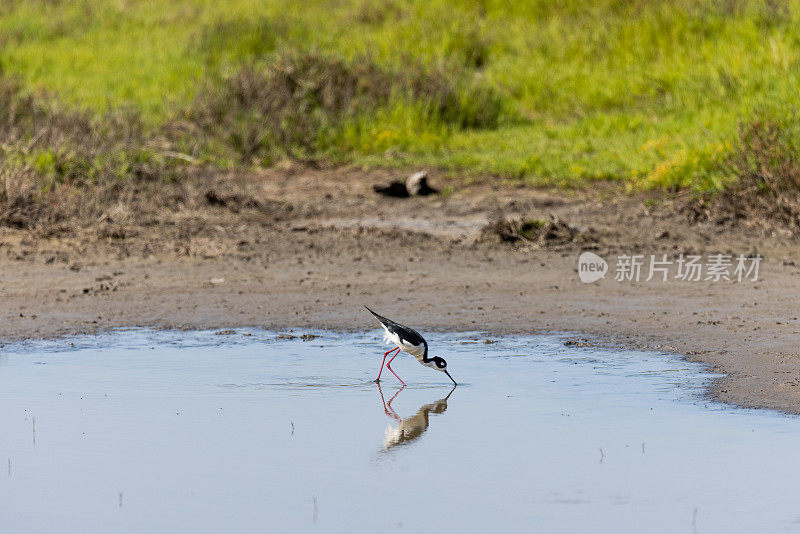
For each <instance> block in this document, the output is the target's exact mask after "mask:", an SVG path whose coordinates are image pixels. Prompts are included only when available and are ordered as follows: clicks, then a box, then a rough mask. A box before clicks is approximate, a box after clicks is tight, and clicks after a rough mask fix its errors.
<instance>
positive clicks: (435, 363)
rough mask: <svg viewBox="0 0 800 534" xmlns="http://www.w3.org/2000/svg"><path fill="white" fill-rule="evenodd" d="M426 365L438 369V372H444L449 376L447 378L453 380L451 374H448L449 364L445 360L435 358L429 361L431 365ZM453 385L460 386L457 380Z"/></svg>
mask: <svg viewBox="0 0 800 534" xmlns="http://www.w3.org/2000/svg"><path fill="white" fill-rule="evenodd" d="M426 365H428V367H431V368H433V369H436V370H437V371H441V372H443V373H444V374H446V375H447V377H448V378H449V379H450V380H453V377H452V376H450V373H448V372H447V362H446V361H444V358H440V357H439V356H434V357H433V358H431V359H430V360H429V363H427V364H426ZM453 384H456V385H458V384H457V383H456V381H455V380H453Z"/></svg>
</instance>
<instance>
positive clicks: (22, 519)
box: [0, 329, 800, 533]
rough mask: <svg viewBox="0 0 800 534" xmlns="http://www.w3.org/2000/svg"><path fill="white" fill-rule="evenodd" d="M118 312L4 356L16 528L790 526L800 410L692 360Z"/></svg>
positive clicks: (538, 339)
mask: <svg viewBox="0 0 800 534" xmlns="http://www.w3.org/2000/svg"><path fill="white" fill-rule="evenodd" d="M429 342H430V344H431V347H432V349H433V353H434V354H436V355H440V356H442V357H445V358H446V359H447V361H448V369H449V370H450V372H451V374H452V375H453V377H454V378H456V380H458V381H459V386H458V387H456V388H453V387H452V384H450V382H449V380H448V379H447V377H446V376H445V375H444V374H441V373H436V372H435V371H432V370H430V369H427V368H424V367H422V366H420V365H418V364H417V363H416V361H414V360H413V359H412V358H411V357H408V356H406V355H401V356H400V357H398V358H397V359H396V360H395V362H394V363H393V368H394V369H395V370H396V372H397V373H398V374H399V375H400V376H401V377H402V378H403V379H404V380H405V381H406V382H407V383H408V386H407V387H405V388H401V387H400V384H399V383H398V382H397V381H396V379H395V378H394V377H392V376H391V375H389V376H388V377H387V376H386V374H385V373H384V378H383V379H382V381H381V385H380V386H379V385H377V384H375V383H374V382H373V381H372V380H373V379H374V376H375V375H376V374H377V370H378V365H379V363H380V359H381V353H382V352H383V351H384V350H386V349H385V346H384V345H382V344H381V341H380V333H379V332H378V331H371V332H369V333H354V334H340V333H333V332H329V331H302V332H298V331H295V332H291V333H288V332H282V333H281V332H268V331H263V330H255V329H235V330H229V331H208V332H164V331H158V332H157V331H151V330H144V329H134V330H122V331H114V332H111V333H108V334H102V335H98V336H84V337H78V338H73V339H71V340H63V339H60V340H51V341H39V342H27V343H13V344H8V345H6V346H5V347H4V348H3V350H2V353H0V405H2V406H3V409H2V410H0V424H2V428H3V432H2V435H0V460H3V463H4V464H7V466H5V465H4V467H7V469H4V470H3V471H6V472H4V473H2V476H0V499H2V502H3V503H4V505H3V507H2V509H0V520H2V523H3V524H4V525H9V526H13V527H14V528H13V530H14V531H15V532H31V533H35V532H51V531H53V530H66V531H69V530H76V531H81V532H109V531H113V532H142V531H156V530H168V529H170V530H178V529H180V530H191V531H193V532H218V531H221V530H231V529H236V530H245V531H252V530H261V529H267V530H288V529H292V530H293V531H310V530H312V529H316V530H325V531H342V530H346V529H359V530H363V529H373V528H382V529H393V530H394V529H398V530H401V529H407V528H411V529H414V530H415V531H423V532H428V531H441V530H442V529H450V530H452V529H460V530H465V529H466V530H472V529H480V528H489V527H494V528H497V527H498V526H501V527H503V528H506V529H513V528H523V527H528V526H533V525H536V526H537V528H541V529H543V530H546V531H548V532H574V531H576V530H579V529H584V530H585V529H591V530H592V531H595V532H640V531H642V529H643V528H646V529H647V530H648V531H660V532H675V531H682V530H685V531H691V529H692V528H696V529H697V531H698V532H702V531H704V530H706V529H708V530H710V531H720V530H722V529H727V530H731V529H737V530H739V529H745V530H754V529H755V528H761V529H767V530H770V531H775V530H789V531H791V530H798V529H800V514H798V513H797V511H796V506H795V504H796V502H795V498H794V496H796V495H797V491H798V489H800V483H798V482H797V481H798V480H800V477H799V476H798V475H800V468H796V467H795V466H794V462H792V461H791V459H792V458H793V457H794V456H793V455H794V453H795V451H796V450H797V448H798V445H800V432H798V429H797V419H796V418H795V417H791V416H785V415H780V414H777V413H774V412H768V411H752V410H742V409H737V408H731V407H730V406H727V405H723V404H719V403H716V402H713V401H710V400H709V399H708V398H707V396H706V392H707V386H708V385H709V383H710V381H711V380H712V378H713V375H711V374H710V373H709V372H708V371H707V370H706V369H705V368H704V367H703V366H701V365H698V364H692V363H687V362H685V361H684V360H682V359H680V358H678V357H676V356H673V355H667V354H663V353H657V352H641V351H621V350H607V349H597V348H592V347H581V346H576V345H570V346H565V345H564V340H563V339H562V338H560V337H558V336H553V335H550V336H514V337H487V336H485V335H479V334H437V335H433V336H430V339H429Z"/></svg>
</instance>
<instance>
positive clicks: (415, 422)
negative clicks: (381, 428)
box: [378, 384, 456, 451]
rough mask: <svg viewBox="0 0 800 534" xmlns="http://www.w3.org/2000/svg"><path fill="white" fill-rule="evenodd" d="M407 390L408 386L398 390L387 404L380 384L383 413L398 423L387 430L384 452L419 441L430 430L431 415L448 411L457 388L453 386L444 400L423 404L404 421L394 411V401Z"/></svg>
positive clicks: (379, 390)
mask: <svg viewBox="0 0 800 534" xmlns="http://www.w3.org/2000/svg"><path fill="white" fill-rule="evenodd" d="M405 388H406V386H403V387H401V388H400V389H398V390H397V393H395V394H394V395H393V396H392V398H391V399H389V401H388V402H387V401H386V400H385V398H384V396H383V390H382V389H381V386H380V384H378V392H379V393H380V394H381V402H382V403H383V411H384V412H385V413H386V415H388V416H389V417H391V418H392V419H394V420H395V421H397V426H391V425H390V426H389V427H388V428H387V429H386V436H385V437H384V440H383V450H384V451H388V450H389V449H391V448H393V447H396V446H397V445H401V444H403V443H410V442H412V441H414V440H416V439H418V438H419V437H420V436H421V435H422V434H423V433H424V432H425V431H426V430H428V425H429V418H430V414H432V413H433V414H442V413H444V412H445V411H446V410H447V399H449V398H450V395H452V394H453V391H455V389H456V387H455V386H453V388H452V389H451V390H450V392H449V393H448V394H447V396H446V397H444V398H443V399H439V400H436V401H433V402H431V403H429V404H423V405H422V406H421V407H420V409H419V410H417V413H416V414H414V415H412V416H411V417H408V418H406V419H402V418H401V417H400V416H399V415H397V412H395V411H394V408H392V401H394V399H396V398H397V396H398V395H399V394H400V392H401V391H403V390H404V389H405Z"/></svg>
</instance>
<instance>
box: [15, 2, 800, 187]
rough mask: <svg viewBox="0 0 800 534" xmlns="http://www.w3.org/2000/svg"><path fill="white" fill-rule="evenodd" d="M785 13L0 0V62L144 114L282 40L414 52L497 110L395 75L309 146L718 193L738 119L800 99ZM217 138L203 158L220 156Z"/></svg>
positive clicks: (531, 5) (538, 5)
mask: <svg viewBox="0 0 800 534" xmlns="http://www.w3.org/2000/svg"><path fill="white" fill-rule="evenodd" d="M798 28H800V4H798V2H796V1H788V2H784V1H782V0H764V1H745V0H708V1H700V0H663V1H656V0H651V1H641V0H640V1H625V0H598V1H596V2H590V3H587V2H583V1H579V0H560V1H556V0H539V1H532V2H511V1H509V0H504V1H500V0H494V1H493V0H471V1H470V0H467V1H456V0H414V1H399V0H398V1H387V2H370V1H368V0H337V1H334V0H329V1H319V0H307V1H304V2H292V3H287V2H278V1H256V0H243V1H239V2H227V1H222V0H191V1H184V2H172V1H166V0H125V1H123V0H114V1H110V0H93V1H89V0H82V1H73V2H70V1H63V2H52V1H46V0H27V1H23V0H12V1H10V2H9V3H5V2H4V3H3V4H2V5H0V68H1V69H2V73H3V74H4V75H5V76H8V77H12V78H17V79H19V80H21V82H22V83H23V84H24V85H25V86H26V87H27V88H29V89H31V90H33V91H42V90H43V91H44V92H45V93H46V94H47V95H49V97H48V98H50V99H51V100H52V101H53V102H60V103H63V104H64V105H66V106H68V107H74V108H77V109H81V110H89V111H90V112H96V113H97V114H98V116H101V114H102V113H106V112H108V111H109V110H113V109H116V108H120V107H125V108H132V109H134V110H138V111H139V113H140V114H141V116H142V118H143V120H144V123H145V124H147V125H149V126H150V127H151V128H153V129H157V128H158V127H159V126H160V125H161V124H163V123H166V122H168V121H169V120H171V119H172V118H173V117H175V116H182V114H185V113H186V110H187V109H190V108H191V107H192V105H193V104H194V103H195V99H196V98H197V96H198V94H200V93H201V92H202V91H201V90H202V88H203V87H206V86H208V85H209V84H211V85H214V84H220V83H224V82H223V81H224V80H225V79H226V77H228V76H231V75H233V73H235V72H236V71H237V70H238V68H239V67H240V66H242V65H255V66H256V67H261V68H267V67H268V66H269V65H270V64H272V62H274V60H275V57H276V56H279V55H280V54H285V53H294V54H302V53H312V52H313V53H319V54H323V55H325V56H327V57H331V58H341V59H342V60H343V61H345V62H356V63H360V62H364V61H367V60H368V61H370V62H372V63H374V64H375V65H376V66H378V67H379V68H381V69H384V70H385V71H386V72H392V73H398V72H402V71H403V70H404V69H406V67H407V66H408V65H417V66H420V68H423V69H428V71H430V72H443V73H455V74H454V76H456V77H457V79H458V81H457V83H455V82H454V87H456V89H457V93H458V95H459V97H458V98H460V99H461V104H460V107H459V110H460V111H459V113H461V116H465V115H468V116H471V117H472V116H475V114H476V113H479V112H480V111H481V110H482V108H483V107H484V106H485V102H486V101H487V100H485V99H483V98H482V97H476V96H475V95H476V93H475V91H476V90H477V91H479V92H480V91H491V92H492V94H493V95H495V96H496V97H497V98H498V99H499V105H500V113H499V115H498V121H494V120H489V121H477V122H475V123H471V122H470V121H469V120H453V119H452V118H448V117H446V116H443V115H442V114H436V113H431V112H430V109H429V108H428V107H427V106H428V103H426V101H425V100H424V99H420V97H419V95H412V96H411V97H409V94H412V93H413V91H410V92H406V93H405V94H404V95H401V96H397V95H394V96H393V97H392V98H391V99H389V100H388V101H385V102H383V101H382V102H381V103H380V105H379V106H378V108H369V109H361V108H359V109H356V110H355V112H353V113H348V114H347V115H346V116H343V117H342V118H340V119H339V120H338V121H336V123H335V124H332V125H330V124H328V123H327V122H326V129H325V130H324V132H322V133H320V134H319V136H318V138H317V139H316V140H315V142H314V143H313V144H312V146H311V149H310V150H311V152H312V153H313V154H311V155H314V156H318V157H326V158H329V159H332V160H334V161H347V162H354V163H357V164H362V165H381V166H384V165H389V166H392V165H397V166H402V165H409V164H424V165H432V166H437V167H442V168H447V169H453V170H454V171H459V172H467V173H488V174H496V175H501V176H507V177H512V178H519V179H523V180H526V181H529V182H530V183H534V184H557V185H563V186H573V185H576V184H585V183H587V182H591V181H592V180H615V181H619V182H621V183H623V184H625V185H627V186H629V187H631V188H639V187H665V188H676V187H694V188H697V189H701V190H713V189H717V188H719V187H720V186H722V185H723V184H724V183H725V180H726V179H727V176H726V175H725V171H724V170H723V169H724V166H723V165H721V164H720V162H721V161H723V160H724V159H725V158H726V157H728V155H729V154H730V153H731V152H732V151H733V150H734V147H735V146H736V143H737V129H738V125H739V124H741V123H743V122H750V121H752V120H755V119H756V118H759V117H782V116H787V115H793V114H792V113H791V111H792V110H794V109H796V108H797V107H798V105H799V104H800V93H798V91H797V87H798V86H799V85H798V82H800V30H798ZM365 58H367V59H365ZM437 69H438V70H437ZM495 122H496V124H495ZM223 144H224V143H223ZM215 147H217V148H215ZM218 147H219V144H218V143H207V144H205V145H204V150H206V151H207V153H205V154H200V157H201V159H205V160H209V161H220V162H223V161H224V162H226V163H228V164H229V163H230V162H231V161H232V159H231V157H230V155H229V154H224V153H222V152H224V150H221V149H219V148H218ZM284 152H287V153H290V154H291V153H292V151H291V150H288V151H284ZM234 159H235V158H234ZM271 161H274V158H272V157H270V158H261V159H259V160H257V161H256V163H259V164H267V163H269V162H271ZM253 163H254V161H251V160H248V161H247V164H253Z"/></svg>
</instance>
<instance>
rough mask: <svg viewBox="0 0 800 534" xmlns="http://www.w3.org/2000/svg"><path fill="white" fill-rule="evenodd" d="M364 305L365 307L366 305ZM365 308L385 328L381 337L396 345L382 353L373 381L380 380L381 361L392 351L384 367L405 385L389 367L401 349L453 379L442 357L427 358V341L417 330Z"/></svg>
mask: <svg viewBox="0 0 800 534" xmlns="http://www.w3.org/2000/svg"><path fill="white" fill-rule="evenodd" d="M364 307H365V308H367V307H366V306H364ZM367 310H369V312H370V313H371V314H372V315H374V316H375V318H376V319H378V321H380V323H381V326H383V329H384V330H385V332H384V334H383V339H384V340H385V341H386V343H389V344H390V345H396V347H395V348H393V349H392V350H387V351H386V352H384V353H383V362H381V368H380V370H379V371H378V378H376V379H375V382H380V380H381V373H382V372H383V363H384V362H386V356H388V355H389V354H390V353H392V352H394V356H392V358H391V359H390V360H389V361H388V362H386V368H387V369H389V371H391V372H392V374H393V375H394V376H395V377H396V378H397V379H398V380H399V381H400V383H401V384H403V385H404V386H405V385H406V383H405V382H403V379H402V378H400V377H399V376H397V373H395V372H394V370H393V369H392V367H391V363H392V360H394V359H395V357H397V355H398V354H400V351H401V350H402V351H403V352H407V353H409V354H411V355H412V356H414V357H415V358H416V359H417V361H418V362H419V363H421V364H422V365H424V366H425V367H430V368H431V369H436V370H437V371H442V372H443V373H444V374H446V375H447V377H448V378H449V379H450V380H453V377H452V376H450V373H448V372H447V362H446V361H444V358H440V357H438V356H434V357H433V358H428V342H427V341H425V338H423V337H422V336H421V335H419V332H417V331H416V330H414V329H413V328H409V327H407V326H403V325H401V324H398V323H396V322H394V321H392V320H391V319H387V318H386V317H383V316H382V315H378V314H377V313H375V312H374V311H372V310H370V309H369V308H367ZM453 384H455V385H458V383H456V381H455V380H453Z"/></svg>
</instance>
